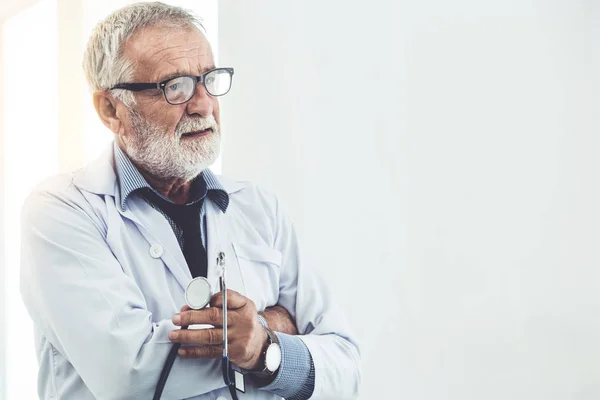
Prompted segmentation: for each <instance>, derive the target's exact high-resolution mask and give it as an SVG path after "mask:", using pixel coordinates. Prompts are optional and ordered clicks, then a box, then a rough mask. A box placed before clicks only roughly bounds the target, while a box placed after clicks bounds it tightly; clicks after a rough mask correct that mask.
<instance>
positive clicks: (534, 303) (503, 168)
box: [219, 0, 600, 400]
mask: <svg viewBox="0 0 600 400" xmlns="http://www.w3.org/2000/svg"><path fill="white" fill-rule="evenodd" d="M219 6H220V7H219V18H220V25H219V28H220V31H219V43H220V56H221V62H222V63H223V64H227V65H232V66H235V68H236V75H235V78H234V80H235V81H234V85H235V86H234V90H233V91H232V93H231V95H228V97H227V98H226V99H224V109H225V117H226V119H225V123H226V126H227V133H228V135H229V137H228V142H227V152H226V153H225V155H224V159H223V168H224V172H225V173H226V174H230V175H234V176H238V177H243V178H247V179H252V180H256V181H259V182H261V183H263V184H265V185H267V186H269V187H271V188H274V189H275V190H276V191H277V192H278V193H279V194H280V196H281V197H282V199H283V201H284V204H287V207H288V209H289V210H290V211H291V213H292V214H293V215H294V217H295V220H296V223H297V225H298V229H299V231H300V236H301V238H302V239H303V241H304V248H305V250H306V251H307V252H308V253H309V254H310V255H311V256H312V257H313V258H314V259H315V260H316V261H315V262H317V263H318V264H317V265H318V267H319V268H320V269H321V270H322V273H323V275H325V276H326V277H327V278H328V280H329V282H330V283H331V285H332V286H333V288H334V290H335V292H336V294H337V298H338V299H339V301H341V302H342V303H343V305H344V307H345V309H346V311H347V313H348V318H349V319H350V322H351V324H352V326H353V327H354V328H355V329H356V332H357V333H358V334H359V337H360V339H361V340H362V344H363V347H362V350H363V371H364V375H363V378H364V381H363V385H362V388H363V390H362V395H361V398H363V399H377V398H394V399H411V400H417V399H418V400H438V399H451V400H467V399H469V400H482V399H485V400H495V399H498V400H506V399H512V400H515V399H519V400H532V399H539V400H551V399H552V400H554V399H556V400H565V399H578V400H592V399H598V398H600V341H599V340H598V338H599V337H600V318H599V311H600V291H599V289H600V268H599V266H600V252H599V251H598V248H599V246H598V243H599V242H600V211H599V210H600V190H599V185H598V181H599V179H598V177H599V175H600V158H599V157H598V154H599V150H600V149H599V144H600V136H599V135H598V128H600V124H599V122H600V119H599V118H598V115H600V114H599V110H600V104H599V95H598V93H600V92H599V90H600V87H599V79H598V76H599V74H600V68H599V67H600V64H599V62H598V61H599V59H598V56H599V51H600V36H599V33H600V32H599V29H598V27H599V24H598V21H599V20H600V4H599V3H597V2H592V1H574V0H568V1H532V0H520V1H466V0H456V1H452V2H448V1H442V0H439V1H431V0H428V1H418V2H417V1H343V2H342V1H318V0H305V1H301V2H282V1H268V2H266V1H250V2H247V1H245V2H239V1H233V0H226V1H220V2H219Z"/></svg>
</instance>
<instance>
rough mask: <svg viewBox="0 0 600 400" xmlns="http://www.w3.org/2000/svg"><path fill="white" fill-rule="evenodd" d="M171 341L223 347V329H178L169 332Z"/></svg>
mask: <svg viewBox="0 0 600 400" xmlns="http://www.w3.org/2000/svg"><path fill="white" fill-rule="evenodd" d="M169 339H170V340H171V341H172V342H175V343H181V344H194V345H198V346H202V345H209V346H214V345H222V344H223V329H221V328H211V329H177V330H174V331H171V332H169Z"/></svg>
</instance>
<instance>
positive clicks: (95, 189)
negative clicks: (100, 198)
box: [74, 143, 247, 204]
mask: <svg viewBox="0 0 600 400" xmlns="http://www.w3.org/2000/svg"><path fill="white" fill-rule="evenodd" d="M218 179H219V181H220V182H221V185H222V186H223V188H224V189H225V191H226V192H227V194H229V195H231V194H232V193H235V192H237V191H239V190H241V189H243V188H244V187H245V186H246V185H247V184H246V183H245V182H237V181H234V180H231V179H228V178H225V177H223V176H219V177H218ZM74 183H75V185H76V186H77V187H78V188H80V189H83V190H85V191H88V192H91V193H95V194H98V195H108V196H113V197H115V200H118V202H117V204H121V203H120V201H121V199H120V197H121V195H120V193H119V185H118V182H117V175H116V172H115V159H114V152H113V144H112V143H111V145H110V146H109V147H108V149H106V151H104V152H103V153H102V155H101V156H100V157H98V158H97V159H96V160H94V161H92V163H90V164H88V165H87V166H85V167H84V168H82V169H80V170H78V171H77V172H75V177H74Z"/></svg>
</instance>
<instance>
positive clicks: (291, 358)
mask: <svg viewBox="0 0 600 400" xmlns="http://www.w3.org/2000/svg"><path fill="white" fill-rule="evenodd" d="M275 335H277V339H278V340H279V346H280V348H281V364H280V365H279V371H277V376H276V377H275V380H274V381H273V382H271V383H270V384H268V385H267V386H263V387H261V388H260V389H261V390H266V391H269V392H271V393H274V394H276V395H278V396H281V397H283V398H286V399H288V398H293V399H294V400H304V399H308V398H309V397H310V396H311V395H312V392H313V390H314V387H315V373H314V364H313V360H312V356H311V355H310V351H308V347H306V345H305V344H304V342H303V341H302V340H301V339H300V338H299V337H296V336H292V335H287V334H285V333H280V332H275ZM311 371H312V373H311Z"/></svg>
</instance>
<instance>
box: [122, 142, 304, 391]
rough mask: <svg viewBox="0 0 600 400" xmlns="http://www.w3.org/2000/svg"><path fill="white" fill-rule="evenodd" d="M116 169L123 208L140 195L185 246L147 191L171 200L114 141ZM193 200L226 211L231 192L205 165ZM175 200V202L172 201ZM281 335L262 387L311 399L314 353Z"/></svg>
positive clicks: (203, 232) (180, 233)
mask: <svg viewBox="0 0 600 400" xmlns="http://www.w3.org/2000/svg"><path fill="white" fill-rule="evenodd" d="M114 156H115V157H114V158H115V169H116V173H117V180H118V182H119V189H120V192H121V209H122V210H125V207H126V204H127V199H128V198H129V197H130V196H135V195H140V196H142V197H143V198H144V199H145V200H146V201H147V202H148V204H150V205H151V206H152V207H153V208H155V209H156V210H158V211H159V212H160V213H161V214H162V215H163V216H164V217H165V218H166V219H167V221H168V222H169V224H170V225H171V228H172V229H173V232H174V233H175V236H176V237H177V241H178V243H179V246H180V247H181V248H182V250H183V231H182V230H181V229H180V228H179V226H178V225H177V224H176V223H175V221H173V220H172V219H171V218H170V217H169V216H168V215H167V214H166V213H165V212H164V211H163V210H162V209H161V208H160V207H158V206H157V205H155V204H154V203H153V202H152V201H151V200H150V198H149V197H148V196H146V195H145V193H147V191H148V190H151V191H152V192H154V193H155V194H156V195H158V196H160V197H161V198H162V199H164V200H165V201H168V202H171V200H169V199H168V198H167V197H165V196H163V195H162V194H161V193H159V192H158V191H157V190H155V189H154V188H153V187H152V186H151V185H150V184H149V183H148V182H147V181H146V179H145V178H144V177H143V175H142V174H141V173H140V171H139V170H138V169H137V168H136V167H135V165H133V163H132V162H131V160H129V158H128V157H127V155H125V153H123V151H122V150H121V149H120V148H119V146H117V144H116V143H115V144H114ZM191 190H192V192H191V199H192V200H191V201H190V202H189V203H187V204H188V205H191V204H195V203H197V202H200V201H203V200H204V198H205V197H208V198H209V199H210V200H212V201H213V202H215V204H216V205H217V206H218V207H219V209H221V211H223V212H226V211H227V207H228V206H229V195H228V194H227V192H226V191H225V189H224V188H223V186H222V185H221V183H220V182H219V179H218V178H217V176H216V175H215V174H214V173H213V172H212V171H211V170H210V169H205V170H204V171H203V172H202V173H201V174H200V175H198V177H197V178H196V181H195V182H194V184H193V185H192V189H191ZM171 203H172V202H171ZM205 213H206V211H205V208H204V207H200V221H203V222H202V223H201V224H200V234H201V237H202V242H203V243H202V245H203V246H204V247H205V248H206V220H205V218H204V217H205ZM259 321H260V322H261V324H263V325H264V326H267V322H266V321H265V319H264V318H262V317H261V316H260V315H259ZM275 334H276V335H277V338H278V339H279V345H280V347H281V365H280V366H279V370H278V371H277V376H276V377H275V380H273V382H271V383H270V384H269V385H267V386H264V387H262V388H261V389H263V390H267V391H269V392H272V393H275V394H276V395H279V396H281V397H284V398H286V399H293V400H304V399H308V398H309V397H310V396H311V395H312V392H313V390H314V385H315V369H314V364H313V360H312V357H311V355H310V352H309V351H308V348H307V347H306V345H305V344H304V342H303V341H302V340H301V339H300V338H298V337H295V336H292V335H286V334H284V333H275Z"/></svg>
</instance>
